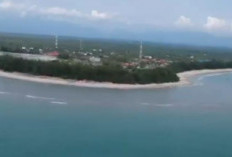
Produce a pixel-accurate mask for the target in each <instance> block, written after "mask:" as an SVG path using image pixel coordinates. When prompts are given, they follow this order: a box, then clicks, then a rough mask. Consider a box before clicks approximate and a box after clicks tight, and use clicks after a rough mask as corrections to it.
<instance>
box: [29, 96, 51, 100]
mask: <svg viewBox="0 0 232 157" xmlns="http://www.w3.org/2000/svg"><path fill="white" fill-rule="evenodd" d="M26 97H27V98H29V99H41V100H54V99H55V98H49V97H40V96H34V95H26Z"/></svg>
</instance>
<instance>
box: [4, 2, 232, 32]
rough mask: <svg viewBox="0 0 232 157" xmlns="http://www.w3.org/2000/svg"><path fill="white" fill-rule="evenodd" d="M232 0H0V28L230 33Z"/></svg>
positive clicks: (20, 29) (9, 29) (31, 30)
mask: <svg viewBox="0 0 232 157" xmlns="http://www.w3.org/2000/svg"><path fill="white" fill-rule="evenodd" d="M231 6H232V1H230V0H0V15H1V16H0V20H1V26H0V31H14V32H33V31H36V33H57V34H59V33H61V34H68V35H69V34H74V35H78V33H80V34H81V35H85V34H86V35H88V36H89V35H91V33H92V34H93V35H94V33H95V32H98V33H99V34H100V33H103V34H107V33H112V32H113V33H116V32H126V33H128V32H129V33H135V32H139V33H142V32H152V31H157V30H162V31H172V32H178V31H184V32H203V33H209V34H216V35H221V36H230V35H231V34H232V14H231Z"/></svg>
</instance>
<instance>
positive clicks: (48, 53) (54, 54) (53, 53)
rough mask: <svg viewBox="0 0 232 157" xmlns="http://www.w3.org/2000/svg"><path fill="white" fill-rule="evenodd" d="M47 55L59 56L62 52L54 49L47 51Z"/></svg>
mask: <svg viewBox="0 0 232 157" xmlns="http://www.w3.org/2000/svg"><path fill="white" fill-rule="evenodd" d="M45 55H47V56H52V57H58V56H59V55H60V53H59V52H58V51H52V52H47V53H45Z"/></svg>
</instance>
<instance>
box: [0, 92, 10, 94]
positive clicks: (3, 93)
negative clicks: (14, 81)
mask: <svg viewBox="0 0 232 157" xmlns="http://www.w3.org/2000/svg"><path fill="white" fill-rule="evenodd" d="M0 94H2V95H4V94H10V93H9V92H3V91H0Z"/></svg>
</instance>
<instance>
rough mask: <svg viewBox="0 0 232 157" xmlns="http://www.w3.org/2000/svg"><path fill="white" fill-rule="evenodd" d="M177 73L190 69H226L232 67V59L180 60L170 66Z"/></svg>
mask: <svg viewBox="0 0 232 157" xmlns="http://www.w3.org/2000/svg"><path fill="white" fill-rule="evenodd" d="M169 68H170V69H172V71H174V72H175V73H178V72H184V71H190V70H201V69H225V68H232V61H229V62H223V61H216V60H212V61H208V62H178V63H173V64H172V65H170V67H169Z"/></svg>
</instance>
